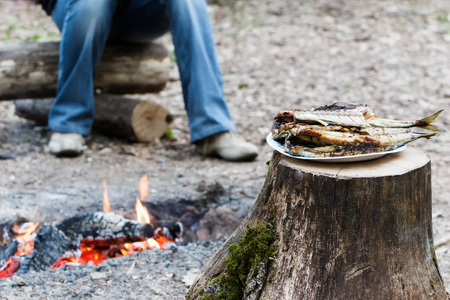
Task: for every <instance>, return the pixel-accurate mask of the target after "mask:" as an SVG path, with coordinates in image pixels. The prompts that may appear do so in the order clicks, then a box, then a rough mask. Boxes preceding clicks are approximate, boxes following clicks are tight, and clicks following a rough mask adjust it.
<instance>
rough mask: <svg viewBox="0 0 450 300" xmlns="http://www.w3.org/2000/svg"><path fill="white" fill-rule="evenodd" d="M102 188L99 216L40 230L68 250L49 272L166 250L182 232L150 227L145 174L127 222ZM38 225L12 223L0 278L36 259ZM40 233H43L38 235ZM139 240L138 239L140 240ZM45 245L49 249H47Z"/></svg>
mask: <svg viewBox="0 0 450 300" xmlns="http://www.w3.org/2000/svg"><path fill="white" fill-rule="evenodd" d="M103 188H104V192H103V210H104V212H103V213H93V214H88V215H84V216H75V217H72V218H70V219H67V220H65V221H62V222H56V223H55V224H53V225H52V226H50V225H44V226H43V227H42V228H41V230H40V232H39V235H43V236H45V234H47V235H48V236H54V235H56V236H57V238H59V239H60V240H61V241H60V242H61V243H62V245H64V246H61V247H60V248H64V247H66V249H68V250H67V251H65V252H62V253H60V254H59V255H58V256H56V257H55V260H56V261H55V260H53V262H54V263H53V264H52V265H51V266H49V267H50V269H59V268H61V267H63V266H76V265H81V264H88V265H98V264H100V263H102V262H103V261H104V260H106V259H109V258H114V257H119V256H124V255H131V254H136V253H138V252H140V251H142V250H150V249H155V248H157V249H166V248H168V247H169V246H170V244H173V243H174V242H176V241H178V240H181V235H182V231H183V226H182V225H181V223H176V224H169V225H167V227H162V228H157V229H156V230H153V228H152V227H151V225H150V223H151V218H150V214H149V213H148V211H147V209H146V208H145V206H144V205H143V204H142V202H141V200H149V198H150V191H149V185H148V177H147V175H145V176H143V177H142V178H141V180H140V182H139V195H140V199H139V198H138V199H137V200H136V206H135V207H136V215H137V221H132V220H127V219H124V218H123V217H122V216H120V215H117V214H114V213H111V212H110V202H109V198H108V190H107V187H106V182H105V180H103ZM38 225H39V223H32V222H27V223H23V224H22V225H20V226H19V225H16V224H14V233H15V240H14V242H13V243H11V245H9V246H8V248H7V249H6V250H5V251H4V254H3V252H1V251H0V279H1V278H7V277H11V276H13V274H14V273H16V272H17V271H18V270H19V269H21V268H22V266H21V264H23V262H24V260H28V262H29V261H33V259H34V258H36V256H39V255H38V254H36V253H33V251H34V250H35V248H34V246H35V241H37V242H39V241H40V240H39V236H38V237H37V234H36V231H35V230H36V228H37V227H38ZM87 225H89V226H87ZM44 227H45V230H44ZM42 231H45V232H44V233H42ZM58 235H59V237H58ZM80 236H81V238H80ZM36 237H37V238H36ZM139 237H141V238H140V240H139ZM148 237H151V238H148ZM70 240H76V241H77V242H76V244H75V245H74V246H73V247H71V246H70V245H72V244H71V243H72V242H71V241H70ZM48 243H50V246H47V244H48ZM52 243H56V242H52V241H50V242H47V244H46V242H45V241H44V242H42V241H41V242H40V244H39V245H38V244H36V247H39V246H40V247H41V248H43V249H44V252H45V251H47V250H45V247H49V248H50V249H54V248H58V247H55V246H54V245H53V244H52ZM36 251H37V249H36ZM8 253H10V255H8ZM35 254H36V255H35ZM33 255H34V256H33ZM2 256H5V258H2ZM30 257H31V258H30ZM30 264H31V265H32V264H34V262H32V263H30ZM27 269H28V267H27ZM19 272H20V270H19Z"/></svg>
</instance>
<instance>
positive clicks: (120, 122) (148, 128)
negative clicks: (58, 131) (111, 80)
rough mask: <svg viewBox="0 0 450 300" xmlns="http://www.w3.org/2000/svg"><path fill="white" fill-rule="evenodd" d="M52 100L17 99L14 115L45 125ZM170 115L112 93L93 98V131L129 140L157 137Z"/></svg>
mask: <svg viewBox="0 0 450 300" xmlns="http://www.w3.org/2000/svg"><path fill="white" fill-rule="evenodd" d="M52 104H53V99H39V100H38V99H25V100H16V101H14V105H15V108H16V115H18V116H19V117H22V118H25V119H28V120H32V121H35V122H36V123H37V124H39V125H46V124H47V122H48V114H49V112H50V108H51V106H52ZM172 120H173V117H172V115H170V113H169V111H167V109H165V108H164V107H162V106H160V105H158V104H156V103H154V102H152V101H149V100H139V99H133V98H126V97H119V96H113V95H98V96H96V98H95V116H94V124H93V130H94V131H96V132H99V133H102V134H104V135H108V136H115V137H120V138H126V139H128V140H130V141H139V142H150V141H153V140H154V139H156V138H160V137H161V136H163V135H164V133H165V132H166V131H167V129H168V128H169V125H170V123H171V122H172Z"/></svg>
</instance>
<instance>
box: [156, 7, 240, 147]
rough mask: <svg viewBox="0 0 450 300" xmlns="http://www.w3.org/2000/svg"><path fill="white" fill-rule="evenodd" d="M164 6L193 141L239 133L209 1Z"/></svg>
mask: <svg viewBox="0 0 450 300" xmlns="http://www.w3.org/2000/svg"><path fill="white" fill-rule="evenodd" d="M161 2H163V3H164V2H165V3H166V5H167V7H166V15H167V16H168V18H169V20H170V29H171V32H172V38H173V42H174V45H175V54H176V58H177V63H178V68H179V71H180V79H181V82H182V87H183V96H184V101H185V106H186V111H187V114H188V117H189V127H190V131H191V139H192V141H193V142H195V141H198V140H201V139H203V138H205V137H208V136H210V135H212V134H215V133H219V132H223V131H230V130H231V131H235V127H234V124H233V121H232V119H231V115H230V112H229V109H228V106H227V103H226V101H225V96H224V92H223V80H222V73H221V71H220V66H219V62H218V60H217V53H216V47H215V42H214V39H213V29H212V25H211V20H210V18H209V14H208V11H207V3H206V0H161Z"/></svg>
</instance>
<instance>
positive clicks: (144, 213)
mask: <svg viewBox="0 0 450 300" xmlns="http://www.w3.org/2000/svg"><path fill="white" fill-rule="evenodd" d="M135 207H136V215H137V220H138V221H139V222H145V223H147V224H150V215H149V213H148V210H147V209H146V208H145V206H144V205H142V202H141V201H140V200H139V199H136V206H135Z"/></svg>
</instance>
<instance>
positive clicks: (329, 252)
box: [187, 146, 447, 300]
mask: <svg viewBox="0 0 450 300" xmlns="http://www.w3.org/2000/svg"><path fill="white" fill-rule="evenodd" d="M263 222H266V223H268V224H271V226H273V228H275V232H276V234H275V237H274V240H273V244H274V245H276V246H277V248H276V249H277V250H276V254H275V255H274V256H273V257H272V258H271V259H270V260H266V261H262V262H261V263H260V264H259V265H258V266H257V268H255V269H254V270H255V271H256V272H255V273H254V274H253V276H251V275H248V280H247V287H246V288H245V291H244V293H243V295H244V296H243V297H242V299H278V300H283V299H285V300H291V299H318V300H319V299H320V300H322V299H447V296H446V291H445V288H444V284H443V281H442V277H441V275H440V272H439V268H438V264H437V259H436V255H435V252H434V247H433V236H432V224H431V163H430V159H429V157H428V156H427V155H426V154H424V153H423V152H421V151H420V150H418V149H417V148H414V147H412V146H408V148H407V149H406V150H405V151H403V152H400V153H396V154H391V155H387V156H384V157H382V158H379V159H376V160H372V161H366V162H354V163H342V164H331V163H316V162H308V161H303V160H300V159H293V158H289V157H286V156H284V155H282V154H279V153H278V152H275V153H274V155H273V158H272V161H271V162H270V166H269V173H268V176H267V179H266V182H265V184H264V186H263V188H262V191H261V194H260V196H259V197H258V199H257V201H256V203H255V205H254V207H253V209H252V211H251V213H250V215H249V217H248V218H247V219H246V220H244V222H243V223H242V224H241V225H240V226H239V227H238V228H237V229H236V231H235V232H234V233H233V234H232V236H231V237H230V238H229V239H228V240H227V241H226V242H225V244H224V245H223V247H222V248H221V249H220V250H218V251H217V252H216V253H215V255H214V256H213V257H212V258H211V260H210V261H209V262H208V263H207V264H206V265H205V266H204V267H203V269H202V271H201V273H200V274H199V276H198V277H197V280H196V282H195V283H194V284H193V286H192V287H191V290H190V291H189V293H188V294H187V299H201V298H202V297H205V296H208V297H211V298H207V299H223V296H220V297H218V295H219V294H218V293H219V287H220V284H216V283H215V282H220V280H218V279H220V278H221V276H222V275H223V274H226V273H227V270H228V269H227V264H228V262H226V261H225V259H226V258H228V257H230V252H229V249H231V248H229V246H230V245H231V244H233V243H238V241H239V240H241V242H240V243H239V244H237V245H238V247H241V246H240V245H241V243H242V240H243V239H242V238H243V236H244V235H245V234H246V232H247V231H248V230H249V229H248V228H255V227H256V226H257V224H261V223H263ZM235 263H237V264H238V265H239V263H242V264H243V263H244V262H235ZM243 275H244V276H245V274H243ZM243 278H245V277H243ZM213 279H216V281H215V282H214V281H213V282H211V280H213ZM255 282H257V285H256V288H255V284H254V283H255ZM252 289H253V290H254V291H253V292H252ZM249 290H250V291H249Z"/></svg>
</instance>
